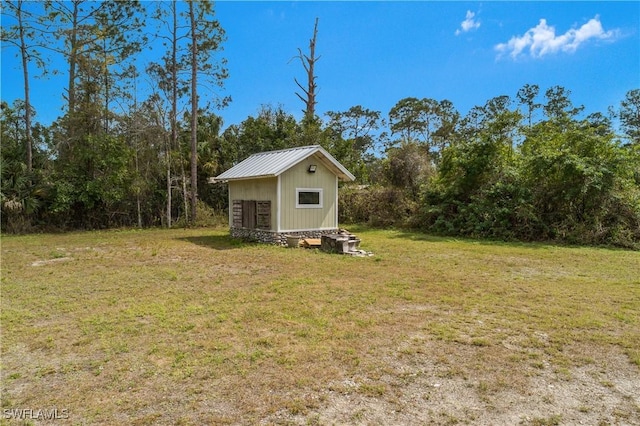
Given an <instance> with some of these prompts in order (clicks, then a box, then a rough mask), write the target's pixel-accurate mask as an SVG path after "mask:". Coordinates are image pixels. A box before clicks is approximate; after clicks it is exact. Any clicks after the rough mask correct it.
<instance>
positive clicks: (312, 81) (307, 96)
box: [292, 18, 320, 118]
mask: <svg viewBox="0 0 640 426" xmlns="http://www.w3.org/2000/svg"><path fill="white" fill-rule="evenodd" d="M317 36H318V18H316V23H315V26H314V27H313V38H312V39H311V40H309V55H305V54H304V53H302V49H300V48H298V55H296V56H294V57H293V58H292V59H295V58H298V59H300V62H301V63H302V67H303V68H304V70H305V71H306V73H307V87H306V88H305V87H304V86H303V85H302V84H300V82H299V81H298V79H297V78H294V79H293V80H294V81H295V82H296V84H297V85H298V87H299V88H300V90H302V92H303V93H304V96H303V95H301V94H300V93H298V92H296V96H298V97H299V98H300V100H301V101H302V102H304V104H305V109H304V110H303V111H302V112H303V113H304V115H305V118H313V117H314V116H315V113H316V104H317V103H318V102H317V101H316V89H317V87H318V86H317V85H316V76H315V64H316V62H317V61H318V60H319V59H320V57H319V56H318V57H316V38H317Z"/></svg>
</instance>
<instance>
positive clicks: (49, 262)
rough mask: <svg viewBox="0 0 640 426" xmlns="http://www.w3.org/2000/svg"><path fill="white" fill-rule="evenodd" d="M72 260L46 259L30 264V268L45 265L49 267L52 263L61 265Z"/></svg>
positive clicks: (60, 258) (65, 258)
mask: <svg viewBox="0 0 640 426" xmlns="http://www.w3.org/2000/svg"><path fill="white" fill-rule="evenodd" d="M72 260H73V257H66V256H65V257H57V258H55V259H47V260H36V261H35V262H33V263H32V264H31V266H45V265H51V264H54V263H63V262H70V261H72Z"/></svg>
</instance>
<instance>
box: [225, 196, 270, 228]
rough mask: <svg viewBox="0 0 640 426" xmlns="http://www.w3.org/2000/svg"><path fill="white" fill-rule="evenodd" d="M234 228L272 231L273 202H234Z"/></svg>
mask: <svg viewBox="0 0 640 426" xmlns="http://www.w3.org/2000/svg"><path fill="white" fill-rule="evenodd" d="M232 209H233V225H232V226H233V227H234V228H248V229H271V201H255V200H233V206H232Z"/></svg>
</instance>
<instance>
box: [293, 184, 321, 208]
mask: <svg viewBox="0 0 640 426" xmlns="http://www.w3.org/2000/svg"><path fill="white" fill-rule="evenodd" d="M296 208H298V209H321V208H322V188H296Z"/></svg>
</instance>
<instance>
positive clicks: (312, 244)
mask: <svg viewBox="0 0 640 426" xmlns="http://www.w3.org/2000/svg"><path fill="white" fill-rule="evenodd" d="M321 245H322V241H321V240H320V238H303V239H302V247H304V248H320V246H321Z"/></svg>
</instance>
